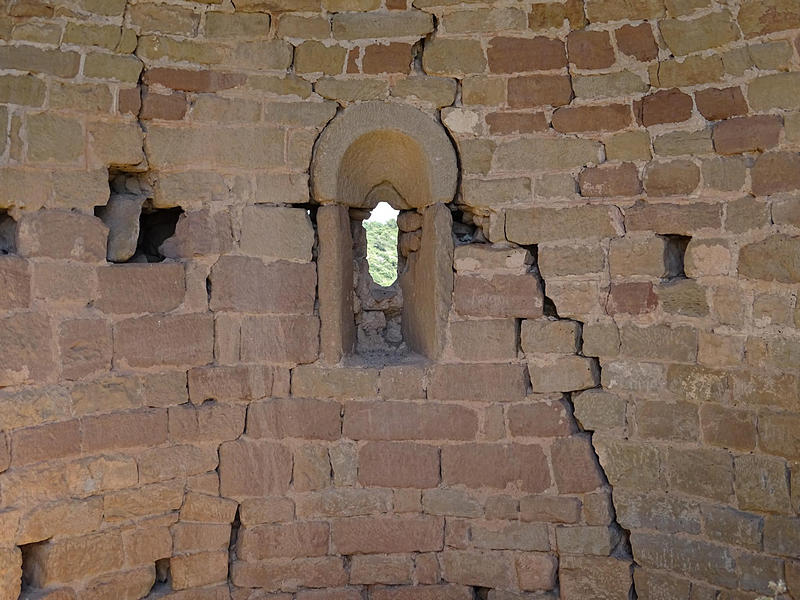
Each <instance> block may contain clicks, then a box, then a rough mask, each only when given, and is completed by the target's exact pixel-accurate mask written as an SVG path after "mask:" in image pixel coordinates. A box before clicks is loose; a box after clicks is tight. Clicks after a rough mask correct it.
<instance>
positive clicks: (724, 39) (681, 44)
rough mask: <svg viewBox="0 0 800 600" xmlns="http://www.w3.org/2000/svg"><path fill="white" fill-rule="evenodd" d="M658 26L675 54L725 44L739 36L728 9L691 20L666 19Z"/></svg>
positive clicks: (698, 50) (683, 53)
mask: <svg viewBox="0 0 800 600" xmlns="http://www.w3.org/2000/svg"><path fill="white" fill-rule="evenodd" d="M658 26H659V29H661V35H662V36H663V38H664V42H665V43H666V44H667V46H668V47H669V49H670V50H672V53H673V54H674V55H675V56H681V55H685V54H691V53H693V52H700V51H701V50H707V49H709V48H716V47H718V46H724V45H726V44H728V43H729V42H732V41H735V40H736V39H738V38H739V32H738V30H737V29H736V25H735V24H734V23H733V21H732V20H731V14H730V13H729V12H728V11H720V12H712V13H710V14H708V15H705V16H703V17H699V18H697V19H691V20H679V19H664V20H663V21H659V24H658Z"/></svg>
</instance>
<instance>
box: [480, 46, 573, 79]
mask: <svg viewBox="0 0 800 600" xmlns="http://www.w3.org/2000/svg"><path fill="white" fill-rule="evenodd" d="M487 55H488V58H489V69H490V70H491V71H492V72H493V73H519V72H524V71H548V70H550V69H560V68H562V67H566V66H567V53H566V49H565V47H564V43H563V42H562V41H560V40H556V39H551V38H546V37H534V38H512V37H497V38H493V39H492V40H490V42H489V49H488V51H487Z"/></svg>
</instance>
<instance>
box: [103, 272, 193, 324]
mask: <svg viewBox="0 0 800 600" xmlns="http://www.w3.org/2000/svg"><path fill="white" fill-rule="evenodd" d="M97 272H98V295H99V297H98V299H97V301H96V302H95V305H96V306H97V307H98V308H99V309H100V310H102V311H104V312H106V313H110V314H126V313H145V312H151V313H153V312H155V313H158V312H169V311H171V310H172V309H174V308H176V307H178V306H179V305H180V304H181V303H182V302H183V298H184V294H185V293H186V282H185V280H184V267H183V265H181V264H176V263H163V264H154V265H134V264H131V265H115V266H112V267H103V268H100V269H98V271H97Z"/></svg>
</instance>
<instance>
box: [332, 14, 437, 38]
mask: <svg viewBox="0 0 800 600" xmlns="http://www.w3.org/2000/svg"><path fill="white" fill-rule="evenodd" d="M431 31H433V17H432V16H431V15H429V14H427V13H424V12H421V11H406V12H401V13H387V14H381V13H371V14H359V13H340V14H336V15H334V17H333V36H334V37H335V38H336V39H339V40H358V39H368V38H385V37H413V38H419V37H421V36H424V35H426V34H428V33H430V32H431Z"/></svg>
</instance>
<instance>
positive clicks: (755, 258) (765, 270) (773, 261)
mask: <svg viewBox="0 0 800 600" xmlns="http://www.w3.org/2000/svg"><path fill="white" fill-rule="evenodd" d="M798 247H800V238H797V237H791V236H788V235H773V236H770V237H768V238H766V239H765V240H763V241H760V242H753V243H752V244H747V245H746V246H744V247H743V248H741V250H740V251H739V274H740V275H742V276H744V277H747V278H749V279H761V280H764V281H779V282H782V283H793V282H797V281H800V257H799V256H798V250H797V249H798Z"/></svg>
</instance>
